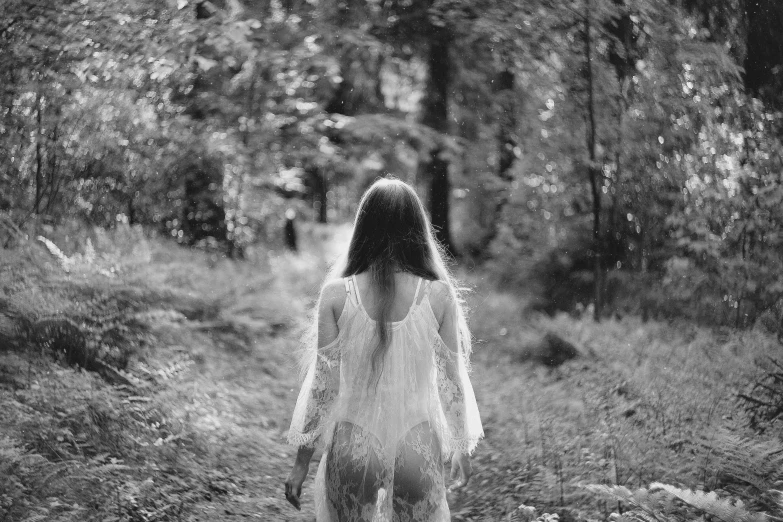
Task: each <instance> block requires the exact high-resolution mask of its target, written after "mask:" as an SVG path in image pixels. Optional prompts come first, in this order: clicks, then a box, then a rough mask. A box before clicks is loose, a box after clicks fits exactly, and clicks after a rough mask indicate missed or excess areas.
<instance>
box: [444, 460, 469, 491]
mask: <svg viewBox="0 0 783 522" xmlns="http://www.w3.org/2000/svg"><path fill="white" fill-rule="evenodd" d="M472 474H473V468H472V467H471V465H470V457H469V456H468V455H467V454H465V453H462V452H459V451H457V452H455V453H454V456H453V457H451V478H452V479H454V478H458V480H457V482H455V483H454V484H452V485H451V486H450V487H449V491H454V490H456V489H462V488H464V487H465V486H467V485H468V481H469V480H470V476H471V475H472Z"/></svg>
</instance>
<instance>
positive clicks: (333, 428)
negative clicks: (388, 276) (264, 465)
mask: <svg viewBox="0 0 783 522" xmlns="http://www.w3.org/2000/svg"><path fill="white" fill-rule="evenodd" d="M345 287H346V292H347V293H348V295H347V297H346V300H345V306H344V308H343V311H342V313H341V315H340V318H339V320H338V322H337V326H338V332H339V333H338V336H337V338H336V339H335V340H334V341H333V342H331V343H330V344H329V345H327V346H325V347H322V348H319V349H318V353H317V356H315V357H313V362H312V365H311V366H310V368H309V370H308V372H307V375H306V377H305V380H304V382H303V384H302V389H301V391H300V393H299V398H298V400H297V403H296V408H295V409H294V414H293V419H292V421H291V428H290V430H289V433H288V442H289V443H290V444H292V445H294V446H308V447H314V446H315V445H316V444H318V443H320V444H323V448H324V453H323V457H322V458H321V462H320V464H319V466H318V471H317V473H316V478H315V487H314V493H313V494H314V497H315V509H316V520H317V521H318V522H359V521H373V522H380V521H384V522H385V521H388V522H397V521H399V522H408V521H411V522H412V521H416V522H425V521H426V522H441V521H444V522H445V521H448V520H450V515H449V507H448V504H447V503H446V487H445V482H444V473H443V471H444V469H443V468H444V466H443V463H444V461H446V460H447V459H448V458H449V457H450V455H451V454H452V453H453V452H454V451H456V450H459V451H461V452H465V453H471V452H472V451H473V449H474V448H475V447H476V444H477V443H478V441H479V439H480V438H482V437H483V435H484V433H483V430H482V426H481V419H480V418H479V412H478V407H477V405H476V399H475V396H474V394H473V388H472V386H471V384H470V380H469V378H468V372H467V365H466V362H467V361H466V360H465V356H464V354H463V353H461V351H460V349H459V348H457V347H453V348H452V349H450V348H449V347H447V346H446V344H445V343H444V342H443V340H442V339H441V337H440V335H439V334H438V329H439V327H438V321H437V319H436V317H435V315H434V313H433V311H432V308H431V306H430V302H429V291H430V287H431V282H430V281H426V282H424V284H423V285H422V280H419V282H418V284H417V288H416V296H415V297H414V299H413V304H412V305H411V308H410V310H409V312H408V315H407V316H406V317H405V318H404V319H402V320H401V321H397V322H394V323H392V329H391V334H392V335H391V342H390V345H389V349H388V351H387V353H386V356H385V360H384V363H383V370H382V372H381V374H380V379H379V381H378V385H377V387H375V388H373V387H370V386H368V384H367V383H368V382H369V373H370V368H371V363H370V357H371V353H372V350H373V348H374V346H375V335H376V333H375V331H376V325H375V321H373V320H372V319H371V318H370V317H369V316H368V315H367V312H366V310H365V309H364V307H363V305H362V302H361V297H360V295H359V293H358V291H357V289H358V287H357V285H356V278H355V277H350V278H346V279H345ZM422 287H423V290H421V295H419V292H420V289H421V288H422Z"/></svg>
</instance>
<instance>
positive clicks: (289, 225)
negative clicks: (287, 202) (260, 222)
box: [283, 208, 299, 252]
mask: <svg viewBox="0 0 783 522" xmlns="http://www.w3.org/2000/svg"><path fill="white" fill-rule="evenodd" d="M295 219H296V211H295V210H294V209H292V208H289V209H288V210H286V211H285V227H284V229H283V234H284V235H285V246H286V247H287V248H288V250H292V251H294V252H296V251H297V250H299V247H298V244H297V240H296V223H295V222H294V220H295Z"/></svg>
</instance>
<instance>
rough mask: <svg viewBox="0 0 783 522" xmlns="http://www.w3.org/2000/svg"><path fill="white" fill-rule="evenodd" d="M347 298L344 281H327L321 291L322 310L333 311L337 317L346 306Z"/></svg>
mask: <svg viewBox="0 0 783 522" xmlns="http://www.w3.org/2000/svg"><path fill="white" fill-rule="evenodd" d="M345 298H346V293H345V283H344V282H343V280H342V279H332V280H331V281H327V282H326V284H324V287H323V289H322V290H321V309H322V310H327V309H328V310H331V311H332V313H333V314H334V316H335V317H337V316H338V315H339V313H340V312H341V311H342V309H343V306H344V305H345Z"/></svg>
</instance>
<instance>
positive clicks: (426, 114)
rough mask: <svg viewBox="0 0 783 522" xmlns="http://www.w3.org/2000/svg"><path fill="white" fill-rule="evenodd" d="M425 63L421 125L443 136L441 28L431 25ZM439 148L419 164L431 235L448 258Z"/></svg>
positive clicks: (445, 182) (445, 172)
mask: <svg viewBox="0 0 783 522" xmlns="http://www.w3.org/2000/svg"><path fill="white" fill-rule="evenodd" d="M429 36H430V38H429V49H428V54H427V62H428V66H429V67H428V68H429V74H428V77H427V84H426V91H425V94H424V99H423V101H422V105H423V107H422V108H423V111H422V112H423V116H422V123H424V125H427V126H428V127H431V128H432V129H435V130H436V131H438V132H440V133H443V134H447V133H448V131H449V87H450V84H451V60H450V58H449V49H450V47H451V35H450V34H449V32H448V30H447V29H445V28H442V27H437V26H431V30H430V33H429ZM442 152H444V151H443V149H442V146H439V147H436V149H435V150H433V151H432V152H431V157H430V160H429V161H428V162H427V163H426V164H424V165H423V171H424V175H425V179H426V180H428V182H429V210H430V218H431V219H432V226H433V228H435V236H436V238H437V239H438V241H440V243H441V245H443V247H444V248H445V249H446V250H447V251H448V252H449V253H450V254H451V255H452V256H456V255H457V252H456V250H455V248H454V243H453V242H452V239H451V227H450V225H449V207H450V205H449V198H450V195H451V182H450V180H449V164H448V161H446V160H445V159H443V158H442V157H441V156H442Z"/></svg>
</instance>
